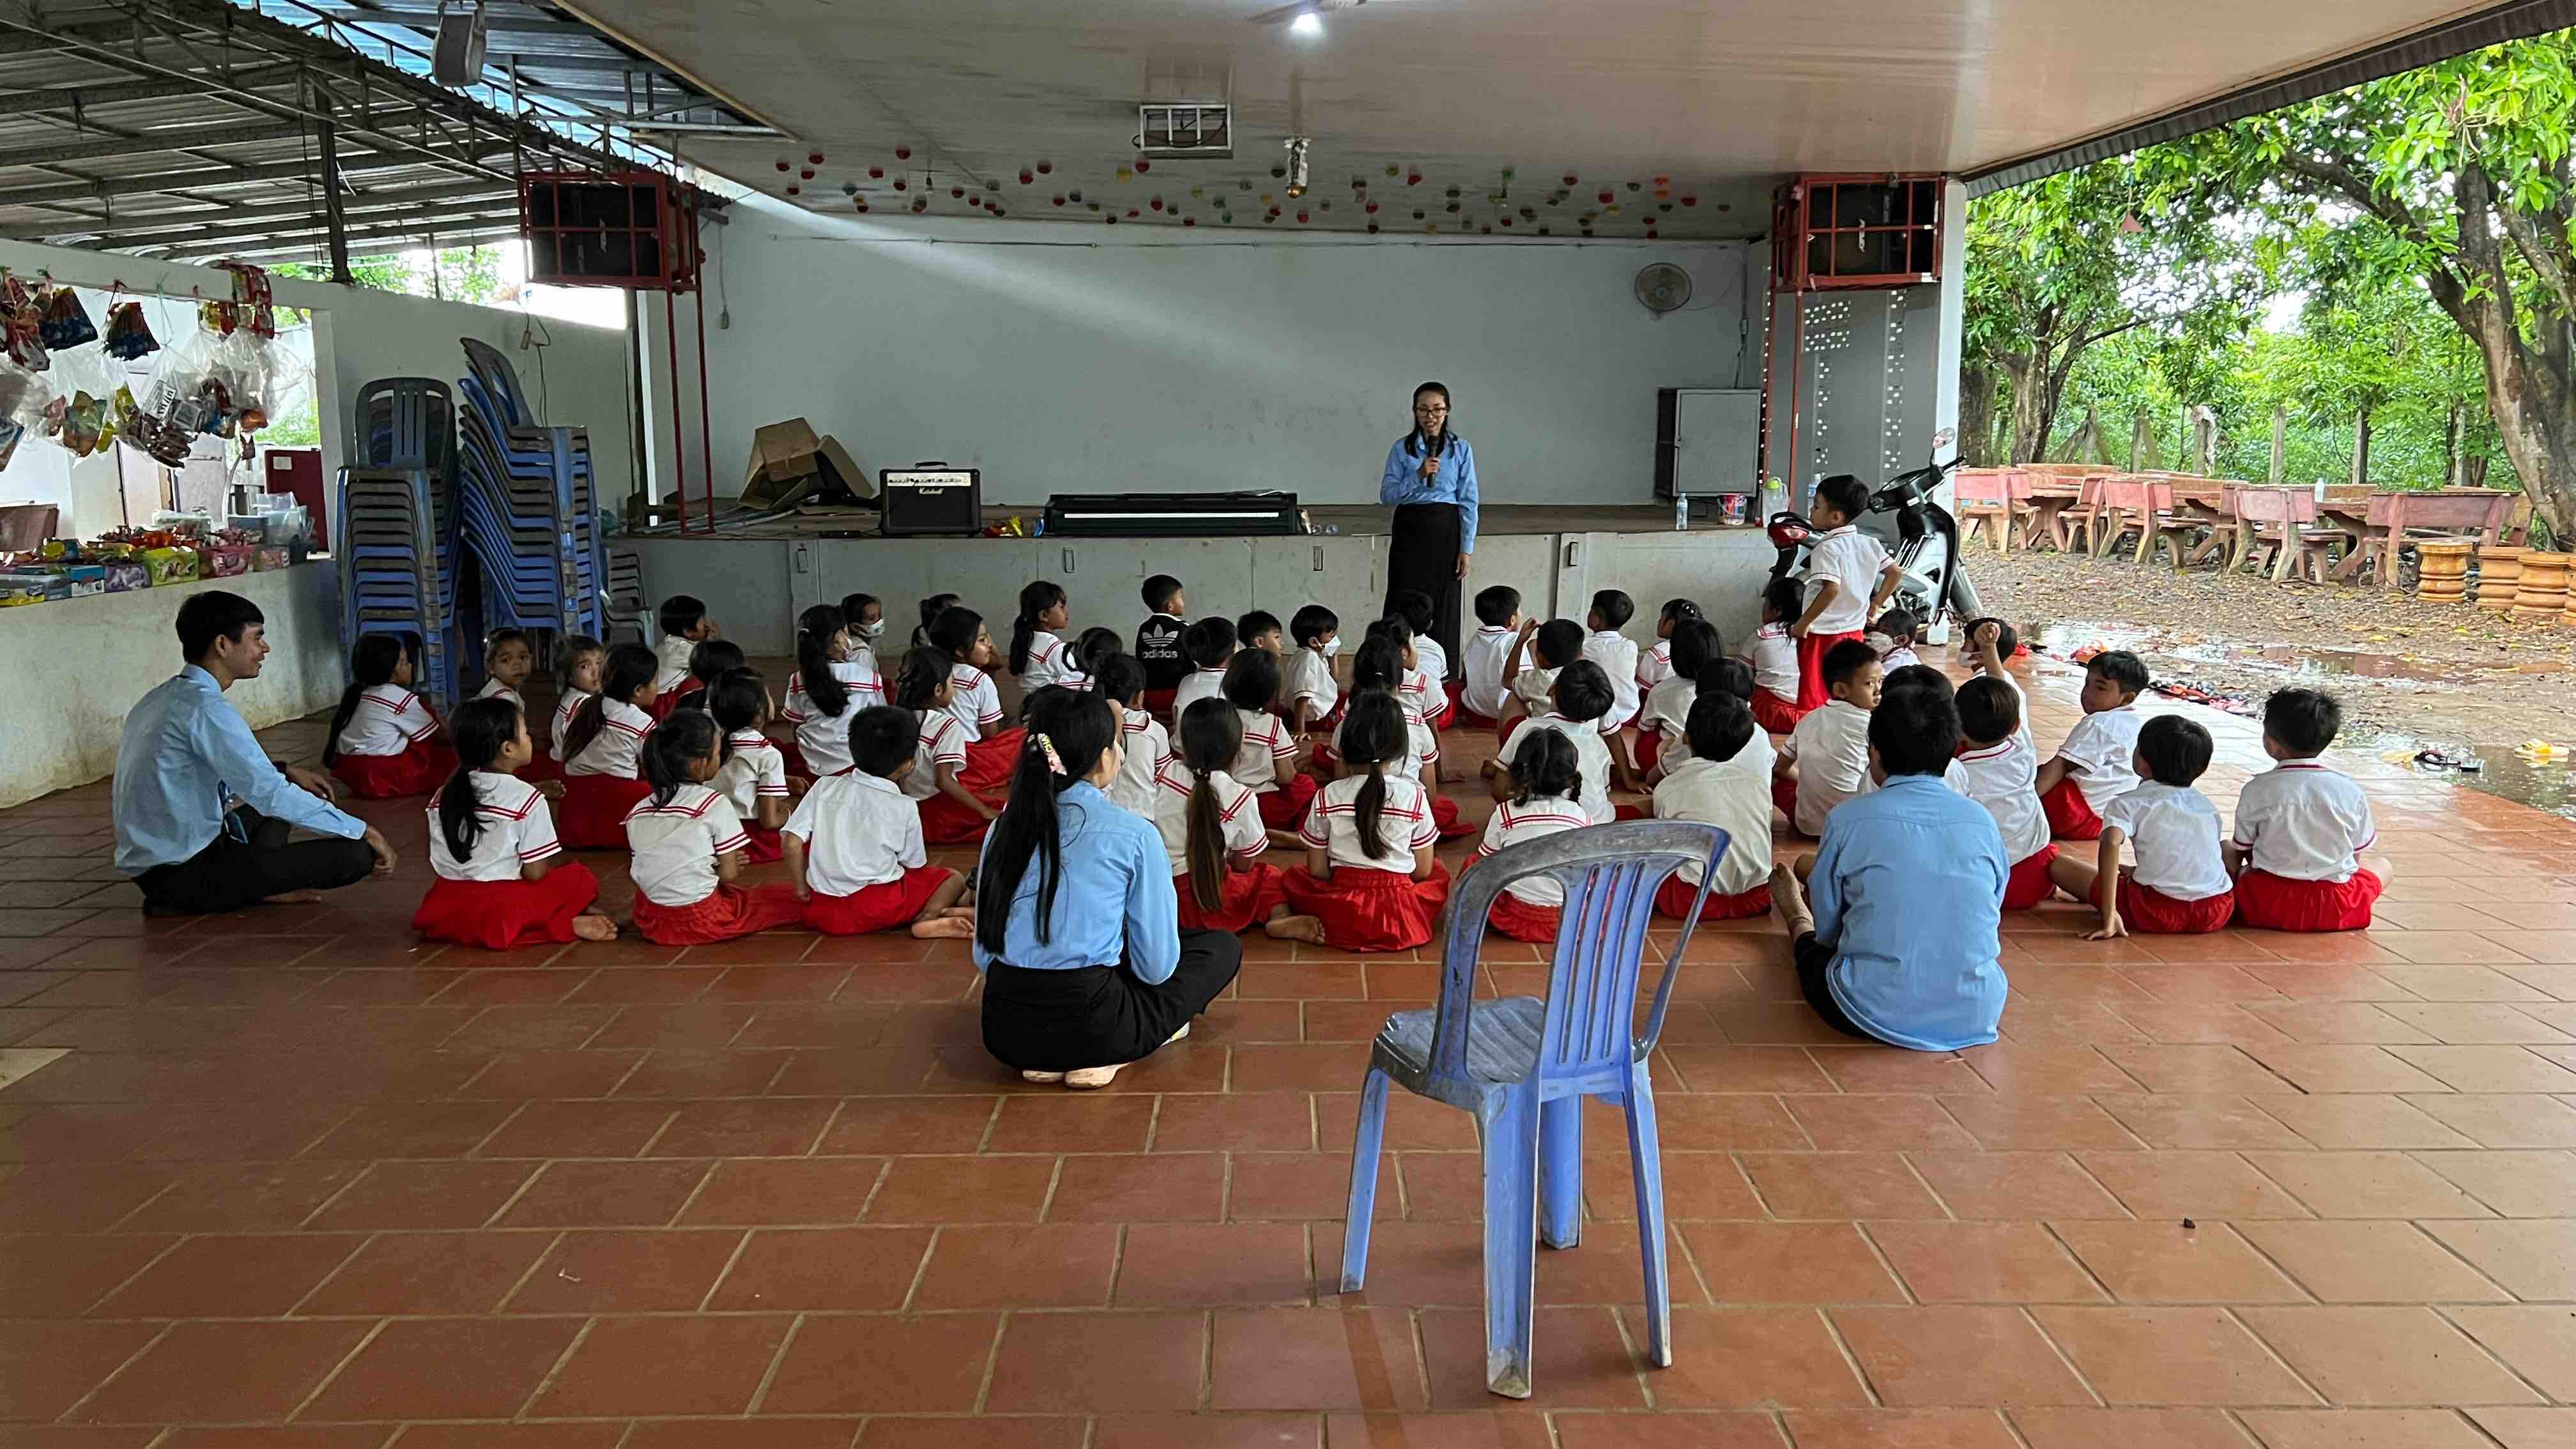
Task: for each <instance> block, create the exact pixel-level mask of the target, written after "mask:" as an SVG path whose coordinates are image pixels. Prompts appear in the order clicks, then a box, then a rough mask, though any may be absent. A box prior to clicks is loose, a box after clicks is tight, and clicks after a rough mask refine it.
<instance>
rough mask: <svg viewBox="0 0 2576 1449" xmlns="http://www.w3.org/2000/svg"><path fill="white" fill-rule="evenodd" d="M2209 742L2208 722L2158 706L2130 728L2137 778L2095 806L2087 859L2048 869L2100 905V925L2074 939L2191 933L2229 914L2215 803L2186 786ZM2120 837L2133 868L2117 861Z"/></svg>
mask: <svg viewBox="0 0 2576 1449" xmlns="http://www.w3.org/2000/svg"><path fill="white" fill-rule="evenodd" d="M2211 748H2212V746H2211V741H2210V738H2209V731H2207V730H2205V729H2202V728H2201V727H2200V726H2199V725H2196V724H2193V723H2192V722H2191V721H2189V720H2187V719H2183V718H2181V717H2180V716H2178V715H2159V716H2157V717H2156V718H2154V719H2151V720H2148V721H2147V722H2146V724H2145V725H2143V726H2142V727H2140V729H2139V730H2138V746H2137V757H2136V759H2135V760H2134V761H2133V762H2132V763H2133V764H2134V766H2135V768H2136V772H2137V775H2138V782H2139V783H2138V787H2137V788H2136V789H2134V790H2131V791H2129V792H2127V793H2126V794H2123V795H2122V796H2120V798H2118V799H2116V800H2114V801H2112V802H2111V803H2110V804H2109V805H2108V806H2107V807H2105V808H2104V810H2103V811H2102V844H2101V847H2100V849H2099V850H2098V851H2097V852H2096V853H2095V859H2094V860H2093V861H2091V862H2090V863H2087V862H2086V861H2083V860H2080V859H2077V858H2076V857H2074V856H2072V855H2061V856H2059V857H2058V860H2057V865H2056V867H2055V869H2054V870H2053V871H2052V872H2051V874H2052V875H2053V876H2054V877H2055V879H2056V882H2057V884H2058V886H2059V887H2060V888H2061V889H2063V890H2064V891H2065V892H2066V893H2067V894H2068V895H2071V896H2073V897H2075V898H2076V899H2077V900H2080V901H2083V902H2086V903H2087V904H2090V905H2096V906H2099V907H2100V909H2101V912H2102V924H2101V926H2100V927H2099V928H2098V929H2096V930H2093V931H2091V932H2088V933H2087V934H2086V935H2085V938H2084V939H2086V940H2088V941H2107V940H2111V939H2113V938H2115V937H2119V936H2125V935H2128V934H2129V933H2130V932H2131V931H2140V932H2148V933H2153V934H2159V935H2197V934H2202V933H2206V932H2209V931H2215V930H2218V929H2220V928H2222V927H2224V926H2225V925H2226V924H2227V922H2228V920H2229V919H2230V918H2231V917H2233V916H2234V915H2235V914H2236V898H2235V894H2234V883H2233V882H2232V881H2231V880H2230V879H2229V878H2228V874H2227V862H2226V860H2225V857H2224V856H2223V854H2222V853H2221V851H2220V848H2219V840H2220V839H2221V837H2223V836H2224V834H2225V833H2226V827H2225V826H2223V825H2221V824H2220V823H2219V820H2218V807H2216V806H2214V805H2212V804H2210V803H2209V799H2208V797H2207V796H2204V795H2202V794H2201V793H2200V792H2199V791H2198V790H2195V789H2193V788H2192V782H2193V781H2195V780H2198V779H2199V778H2200V776H2201V772H2202V771H2204V770H2206V769H2208V768H2209V756H2210V752H2211ZM2123 844H2126V845H2127V846H2128V847H2129V848H2130V850H2131V851H2133V852H2134V853H2135V854H2136V855H2137V858H2138V863H2137V864H2136V865H2135V866H2134V867H2132V866H2124V865H2122V864H2120V847H2121V846H2122V845H2123Z"/></svg>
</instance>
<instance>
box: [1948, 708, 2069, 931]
mask: <svg viewBox="0 0 2576 1449" xmlns="http://www.w3.org/2000/svg"><path fill="white" fill-rule="evenodd" d="M1958 706H1959V734H1960V737H1961V738H1962V739H1964V740H1965V741H1966V742H1967V748H1966V749H1965V750H1963V751H1961V752H1960V755H1959V759H1958V767H1959V769H1960V770H1962V771H1963V772H1964V775H1965V785H1966V788H1964V789H1963V790H1961V792H1960V793H1961V794H1964V795H1966V796H1967V797H1968V798H1969V799H1971V800H1974V801H1976V802H1977V803H1978V804H1980V805H1983V806H1985V807H1986V813H1988V814H1990V815H1992V816H1994V817H1995V829H1996V830H1997V831H1998V832H1999V833H2000V834H2001V835H2002V836H2003V842H2004V859H2006V860H2008V861H2011V862H2012V876H2011V878H2010V879H2009V880H2008V881H2006V882H2005V885H2004V907H2003V908H2004V909H2005V910H2007V911H2027V910H2029V909H2031V908H2032V907H2034V906H2037V905H2038V904H2039V903H2040V902H2042V901H2044V900H2047V899H2048V898H2049V896H2050V895H2051V894H2053V893H2054V891H2055V887H2054V886H2053V885H2052V884H2051V880H2052V877H2051V876H2050V873H2049V872H2050V868H2051V866H2052V865H2053V863H2054V862H2056V860H2057V859H2058V853H2057V846H2056V844H2055V842H2053V841H2051V840H2050V839H2049V836H2048V816H2047V815H2046V813H2044V812H2043V811H2042V810H2041V809H2040V808H2039V791H2038V790H2037V788H2036V787H2035V786H2034V784H2033V782H2034V781H2036V780H2037V779H2038V777H2039V757H2038V756H2036V755H2034V754H2032V753H2031V748H2030V743H2029V740H2028V739H2027V737H2025V736H2024V735H2023V733H2022V728H2021V696H2020V695H2019V694H2017V693H2015V692H2014V690H2013V687H2012V685H2011V684H2009V683H2007V682H2006V681H2004V680H2001V679H1996V678H1993V677H1991V676H1988V675H1979V676H1977V677H1976V678H1974V679H1971V680H1969V681H1968V682H1967V683H1965V684H1962V685H1960V686H1959V692H1958Z"/></svg>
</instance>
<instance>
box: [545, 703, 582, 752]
mask: <svg viewBox="0 0 2576 1449" xmlns="http://www.w3.org/2000/svg"><path fill="white" fill-rule="evenodd" d="M588 698H590V692H589V691H588V690H582V689H574V688H572V687H570V686H569V685H567V686H565V688H564V692H563V698H561V699H558V700H556V701H555V717H554V727H553V732H552V733H550V734H549V735H547V737H546V748H547V750H548V752H549V753H551V754H552V755H553V756H554V757H555V758H556V759H558V760H560V759H562V758H563V741H564V732H565V731H566V730H569V729H571V728H572V717H573V716H574V715H575V714H578V713H580V712H581V702H582V701H583V700H586V699H588Z"/></svg>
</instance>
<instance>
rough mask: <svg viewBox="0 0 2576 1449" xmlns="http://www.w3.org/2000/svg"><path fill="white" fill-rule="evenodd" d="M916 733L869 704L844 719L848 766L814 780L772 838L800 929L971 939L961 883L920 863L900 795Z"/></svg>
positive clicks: (970, 914) (897, 716)
mask: <svg viewBox="0 0 2576 1449" xmlns="http://www.w3.org/2000/svg"><path fill="white" fill-rule="evenodd" d="M919 733H920V727H919V726H918V725H917V724H916V723H915V721H914V716H913V714H912V712H911V711H910V710H907V709H900V708H896V707H895V706H892V705H878V706H876V707H874V708H870V709H865V710H862V711H860V712H859V717H858V718H857V719H855V720H852V721H851V722H850V759H851V768H850V769H849V770H848V771H847V772H846V773H843V774H839V775H834V776H832V777H830V778H828V779H823V780H817V781H815V782H814V788H813V789H811V790H809V791H807V792H806V794H805V798H804V800H803V801H802V802H800V803H799V804H798V805H797V807H796V813H795V814H794V815H792V816H790V817H788V821H787V826H786V828H785V829H784V830H783V831H781V832H780V835H779V839H780V842H781V843H782V844H783V845H784V847H785V849H786V856H787V878H788V880H790V881H791V882H793V886H792V889H793V890H794V892H795V895H796V899H797V900H798V901H800V902H802V903H803V912H802V914H803V919H804V922H805V924H806V925H809V926H811V927H813V928H814V929H815V930H817V931H820V932H822V933H823V934H825V935H827V936H855V935H860V934H862V933H865V932H870V931H889V930H892V929H894V928H895V927H897V926H904V927H908V928H909V929H910V930H911V932H912V934H913V935H914V936H916V937H923V938H931V937H940V938H947V939H953V940H964V939H966V938H967V937H970V936H972V935H974V934H975V919H974V917H975V907H974V903H973V902H972V901H971V900H970V899H968V897H967V894H966V878H965V877H964V876H962V875H959V874H958V873H957V872H955V871H953V870H948V869H944V868H942V867H938V866H934V865H931V864H930V858H929V853H928V851H927V850H926V848H925V847H924V844H923V841H922V836H921V811H920V807H919V806H917V805H915V804H914V803H913V800H912V797H911V796H909V795H907V794H905V793H904V790H903V779H904V777H905V776H906V775H908V774H910V773H912V771H913V770H914V768H915V767H916V764H915V747H916V742H917V738H918V736H919Z"/></svg>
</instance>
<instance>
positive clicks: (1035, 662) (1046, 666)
mask: <svg viewBox="0 0 2576 1449" xmlns="http://www.w3.org/2000/svg"><path fill="white" fill-rule="evenodd" d="M1090 682H1091V681H1090V677H1089V676H1087V675H1085V674H1084V673H1083V672H1082V671H1081V670H1080V669H1079V668H1077V667H1075V664H1074V658H1073V648H1072V646H1071V645H1068V644H1066V643H1065V642H1064V641H1063V640H1062V639H1059V638H1057V637H1056V636H1054V635H1053V634H1050V633H1048V632H1047V631H1046V630H1044V629H1040V630H1038V631H1037V632H1036V633H1034V634H1031V635H1030V636H1029V667H1028V668H1027V669H1026V670H1025V671H1023V672H1022V673H1021V675H1020V693H1022V694H1023V695H1028V694H1035V693H1037V692H1038V691H1039V690H1041V689H1044V688H1046V687H1047V686H1048V685H1050V684H1059V685H1063V686H1065V687H1066V688H1068V689H1081V688H1084V687H1086V686H1087V685H1089V684H1090Z"/></svg>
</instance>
